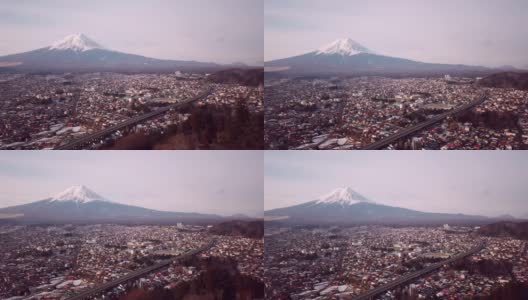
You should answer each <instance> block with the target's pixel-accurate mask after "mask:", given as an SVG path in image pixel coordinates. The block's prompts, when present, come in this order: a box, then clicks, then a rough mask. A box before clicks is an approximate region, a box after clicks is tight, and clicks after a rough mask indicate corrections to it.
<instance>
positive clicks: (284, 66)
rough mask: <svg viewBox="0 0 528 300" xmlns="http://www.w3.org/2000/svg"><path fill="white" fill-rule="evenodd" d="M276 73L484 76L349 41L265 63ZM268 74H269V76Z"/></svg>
mask: <svg viewBox="0 0 528 300" xmlns="http://www.w3.org/2000/svg"><path fill="white" fill-rule="evenodd" d="M264 66H265V67H266V68H267V70H268V71H269V72H272V71H273V72H275V74H278V75H280V74H283V75H292V76H302V75H332V76H333V75H340V74H344V75H444V74H448V73H449V74H459V75H463V74H466V73H467V74H487V73H489V72H490V70H491V69H487V68H484V67H475V66H464V65H451V64H435V63H423V62H419V61H414V60H410V59H404V58H398V57H391V56H386V55H381V54H378V53H376V52H374V51H372V50H370V49H369V48H367V47H365V46H363V45H362V44H360V43H358V42H356V41H354V40H353V39H351V38H343V39H338V40H336V41H333V42H331V43H330V44H328V45H325V46H323V47H320V48H319V49H317V50H314V51H311V52H308V53H306V54H302V55H297V56H293V57H288V58H283V59H277V60H272V61H268V62H265V63H264ZM270 74H271V73H268V75H270Z"/></svg>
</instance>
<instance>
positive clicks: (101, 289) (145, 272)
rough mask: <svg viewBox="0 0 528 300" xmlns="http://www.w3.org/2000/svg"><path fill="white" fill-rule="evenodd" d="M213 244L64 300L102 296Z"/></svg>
mask: <svg viewBox="0 0 528 300" xmlns="http://www.w3.org/2000/svg"><path fill="white" fill-rule="evenodd" d="M215 243H216V241H215V240H211V241H210V242H209V243H207V244H206V245H204V246H202V247H200V248H198V249H194V250H190V251H187V252H186V253H184V254H182V255H179V256H176V257H173V258H170V259H166V260H164V261H161V262H159V263H157V264H154V265H152V266H150V267H146V268H143V269H140V270H136V271H133V272H130V273H128V274H126V275H125V276H122V277H120V278H117V279H115V280H112V281H110V282H107V283H103V284H101V285H98V286H96V287H93V288H90V289H87V290H85V291H83V292H82V293H80V294H77V295H75V296H73V297H70V298H67V299H66V300H83V299H91V298H92V297H94V296H96V295H100V294H102V293H104V292H106V291H108V290H110V289H112V288H114V287H116V286H118V285H120V284H123V283H126V282H129V281H133V280H136V279H139V278H141V277H144V276H146V275H148V274H149V273H151V272H154V271H157V270H159V269H161V268H163V267H167V266H168V265H170V264H171V263H172V262H174V261H177V260H179V259H183V258H187V257H191V256H193V255H196V254H198V253H200V252H202V251H206V250H209V249H210V248H211V247H213V246H214V244H215Z"/></svg>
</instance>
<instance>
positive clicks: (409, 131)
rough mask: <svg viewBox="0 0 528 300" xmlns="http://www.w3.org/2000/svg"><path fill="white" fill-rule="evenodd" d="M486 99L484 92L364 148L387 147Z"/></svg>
mask: <svg viewBox="0 0 528 300" xmlns="http://www.w3.org/2000/svg"><path fill="white" fill-rule="evenodd" d="M485 100H486V94H482V96H481V97H479V98H478V99H477V100H475V101H472V102H470V103H467V104H464V105H461V106H459V107H456V108H454V109H452V110H450V111H448V112H445V113H442V114H440V115H437V116H434V117H432V118H431V119H428V120H426V121H424V122H422V123H419V124H416V125H413V126H411V127H408V128H404V129H402V130H400V131H398V132H396V133H395V134H393V135H390V136H388V137H386V138H383V139H381V140H379V141H377V142H374V143H372V144H369V145H367V146H365V147H364V148H363V149H362V150H378V149H382V148H384V147H387V146H388V145H390V144H392V143H394V142H395V141H397V140H399V139H401V138H404V137H407V136H410V135H411V134H414V133H416V132H418V131H420V130H422V129H425V128H427V127H429V126H431V125H433V124H435V123H438V122H440V121H442V120H443V119H445V118H447V117H448V116H450V115H455V114H458V113H460V112H463V111H465V110H468V109H471V108H473V107H475V106H477V105H479V104H482V103H483V102H484V101H485Z"/></svg>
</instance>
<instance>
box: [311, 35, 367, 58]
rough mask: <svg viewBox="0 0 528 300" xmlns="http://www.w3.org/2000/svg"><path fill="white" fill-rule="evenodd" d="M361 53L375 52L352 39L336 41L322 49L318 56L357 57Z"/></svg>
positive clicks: (318, 51)
mask: <svg viewBox="0 0 528 300" xmlns="http://www.w3.org/2000/svg"><path fill="white" fill-rule="evenodd" d="M359 53H374V51H372V50H370V49H368V48H366V47H364V46H363V45H361V44H360V43H358V42H356V41H354V40H353V39H351V38H344V39H339V40H335V41H333V42H332V43H330V44H328V45H326V46H323V47H321V48H320V49H319V50H317V52H316V54H339V55H356V54H359Z"/></svg>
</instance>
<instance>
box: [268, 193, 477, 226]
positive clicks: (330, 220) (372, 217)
mask: <svg viewBox="0 0 528 300" xmlns="http://www.w3.org/2000/svg"><path fill="white" fill-rule="evenodd" d="M264 216H265V217H269V218H270V219H275V220H281V222H287V223H298V224H372V223H376V224H416V223H420V224H424V223H425V224H443V223H471V222H483V221H485V220H487V218H486V217H482V216H470V215H463V214H445V213H428V212H421V211H417V210H412V209H406V208H401V207H395V206H388V205H383V204H379V203H376V202H374V201H372V200H369V199H368V198H366V197H364V196H362V195H361V194H359V193H357V192H356V191H354V190H353V189H351V188H338V189H335V190H333V191H331V192H330V193H328V194H326V195H324V196H322V197H319V198H318V199H316V200H312V201H308V202H305V203H302V204H299V205H294V206H289V207H284V208H277V209H272V210H268V211H265V212H264Z"/></svg>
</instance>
